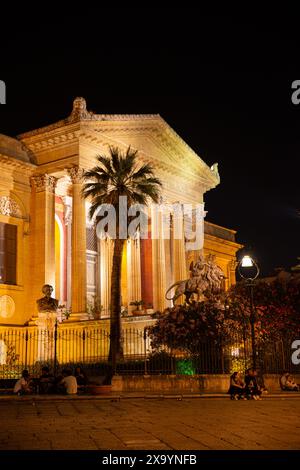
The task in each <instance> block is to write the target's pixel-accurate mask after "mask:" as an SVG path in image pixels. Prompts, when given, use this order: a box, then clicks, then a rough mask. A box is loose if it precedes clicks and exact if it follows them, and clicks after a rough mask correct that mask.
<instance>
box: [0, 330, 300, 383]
mask: <svg viewBox="0 0 300 470" xmlns="http://www.w3.org/2000/svg"><path fill="white" fill-rule="evenodd" d="M294 339H295V338H293V339H290V338H284V339H282V340H280V341H276V342H273V343H269V344H265V345H264V347H263V348H262V347H261V348H260V349H258V351H257V354H258V357H257V364H258V365H259V368H260V369H261V371H262V372H263V373H265V374H266V373H282V372H283V371H284V370H289V371H290V372H292V373H300V365H295V364H292V361H291V356H292V352H293V351H292V349H291V344H292V342H293V340H294ZM109 346H110V336H109V333H108V332H107V331H106V330H104V329H103V328H100V327H88V328H81V329H80V328H74V327H66V326H65V325H64V326H61V325H56V326H55V328H54V329H53V330H42V329H39V328H30V327H28V328H26V327H23V328H8V329H1V330H0V379H1V378H16V377H19V376H20V374H21V372H22V370H23V369H28V370H29V372H30V374H31V375H33V376H38V375H39V374H40V371H41V368H42V366H44V365H48V366H49V367H50V368H51V369H52V370H53V371H54V373H55V374H56V373H58V372H59V371H60V370H61V368H63V367H66V366H71V367H74V366H75V365H81V366H83V367H84V368H85V369H86V370H87V371H89V373H90V374H91V375H105V374H107V372H108V370H109V366H110V364H109ZM122 353H123V354H122V358H121V359H120V360H119V361H118V365H117V372H118V373H119V374H122V375H125V374H145V375H146V374H188V375H192V374H222V373H232V372H233V371H235V370H238V371H240V372H244V371H245V369H247V368H248V367H250V366H251V362H252V360H251V359H252V357H251V355H252V351H251V340H250V338H249V336H248V335H247V336H245V335H244V336H243V337H241V336H240V335H239V334H236V335H234V336H233V337H231V338H228V339H226V341H223V343H218V344H216V343H215V342H214V341H213V340H211V339H209V338H203V340H201V341H200V342H199V343H198V344H197V345H196V346H195V347H194V348H193V351H192V352H188V351H184V350H182V349H178V348H175V347H170V346H165V347H162V348H160V349H159V350H154V349H153V348H152V346H151V339H150V338H149V336H148V330H147V329H145V330H140V329H136V328H127V329H124V330H123V331H122Z"/></svg>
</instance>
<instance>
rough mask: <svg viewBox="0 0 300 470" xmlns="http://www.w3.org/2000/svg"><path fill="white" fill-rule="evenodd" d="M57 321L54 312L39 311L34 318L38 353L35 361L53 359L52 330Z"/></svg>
mask: <svg viewBox="0 0 300 470" xmlns="http://www.w3.org/2000/svg"><path fill="white" fill-rule="evenodd" d="M56 321H57V314H56V312H53V311H49V312H47V311H46V312H39V316H38V317H37V319H36V320H35V324H36V325H37V327H38V331H37V338H38V345H37V346H38V353H37V361H45V362H48V361H53V359H54V330H55V323H56Z"/></svg>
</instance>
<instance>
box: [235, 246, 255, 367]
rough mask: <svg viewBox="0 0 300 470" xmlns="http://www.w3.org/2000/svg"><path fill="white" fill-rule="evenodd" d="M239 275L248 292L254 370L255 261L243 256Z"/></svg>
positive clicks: (239, 265)
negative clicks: (243, 280) (244, 281)
mask: <svg viewBox="0 0 300 470" xmlns="http://www.w3.org/2000/svg"><path fill="white" fill-rule="evenodd" d="M238 272H239V275H240V276H241V277H242V278H243V279H245V280H246V286H247V287H249V292H250V324H251V344H252V365H253V368H254V369H256V343H255V321H256V310H255V307H254V302H253V287H254V281H255V279H256V278H257V276H258V275H259V267H258V265H257V263H256V262H255V260H254V259H253V258H251V256H249V255H244V256H243V258H242V259H241V261H240V262H239V264H238Z"/></svg>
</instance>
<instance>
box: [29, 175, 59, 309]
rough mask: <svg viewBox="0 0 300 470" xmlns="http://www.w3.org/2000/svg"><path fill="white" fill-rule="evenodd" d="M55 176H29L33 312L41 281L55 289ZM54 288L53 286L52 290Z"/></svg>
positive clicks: (30, 300) (42, 283) (39, 293)
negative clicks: (30, 190) (30, 188)
mask: <svg viewBox="0 0 300 470" xmlns="http://www.w3.org/2000/svg"><path fill="white" fill-rule="evenodd" d="M56 183H57V179H56V178H54V177H53V176H50V175H47V174H44V175H36V176H32V177H31V186H32V209H31V242H30V251H31V279H30V294H29V295H30V297H29V308H30V309H31V311H32V315H33V316H36V314H37V310H36V300H37V299H39V298H40V297H41V290H42V287H43V285H44V284H50V285H51V286H52V287H53V288H54V289H55V187H56ZM54 292H55V290H54Z"/></svg>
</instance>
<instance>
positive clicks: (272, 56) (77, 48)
mask: <svg viewBox="0 0 300 470" xmlns="http://www.w3.org/2000/svg"><path fill="white" fill-rule="evenodd" d="M27 15H28V10H27ZM1 22H2V25H1V26H2V29H1V31H0V40H1V51H0V52H1V64H0V79H2V80H5V82H6V86H7V104H6V105H4V106H3V105H2V106H0V132H2V133H4V134H8V135H12V136H14V135H16V134H18V133H20V132H24V131H27V130H30V129H34V128H36V127H40V126H43V125H46V124H49V123H51V122H54V121H56V120H58V119H61V118H63V117H66V116H67V115H69V113H70V111H71V107H72V101H73V98H74V97H76V96H84V97H85V98H86V100H87V103H88V108H89V109H91V110H93V111H95V112H97V113H159V114H160V115H161V116H162V117H163V118H164V119H165V120H166V121H167V122H168V123H169V124H170V125H171V126H172V127H173V128H174V129H175V130H176V131H177V132H178V133H179V134H180V135H181V136H182V137H183V138H184V139H185V140H186V142H187V143H188V144H189V145H190V146H191V147H192V148H193V149H194V150H195V151H196V152H197V153H198V154H199V155H200V156H201V157H202V158H203V159H204V160H205V161H206V162H207V163H208V164H209V165H211V164H212V163H214V162H219V171H220V175H221V184H220V186H219V187H218V188H217V189H214V190H212V191H210V192H209V193H207V194H206V197H205V200H206V209H207V210H208V215H207V219H208V220H209V221H211V222H214V223H216V224H219V225H224V226H227V227H229V228H234V229H236V230H237V231H238V241H239V242H241V243H243V244H245V245H246V247H248V248H251V249H252V252H253V254H255V256H256V258H257V260H258V262H259V264H260V265H261V267H262V271H263V273H269V272H272V269H273V268H274V267H278V266H285V267H289V266H292V265H295V264H296V258H297V256H300V246H299V239H300V236H299V235H300V212H299V213H298V212H297V211H299V210H300V195H299V181H300V172H299V156H300V105H299V106H295V105H293V104H292V102H291V93H292V90H291V83H292V81H294V80H297V79H300V70H299V56H300V34H299V32H300V26H298V25H297V19H293V18H292V16H291V17H288V16H285V17H282V16H281V17H280V16H277V17H274V18H270V17H265V18H261V17H259V16H256V17H254V16H253V17H252V16H245V15H241V16H240V17H238V16H236V17H234V16H203V14H202V13H201V12H200V10H198V9H182V8H181V9H177V8H173V9H147V8H139V9H130V8H126V9H122V8H119V9H105V8H101V9H100V8H99V9H95V8H90V9H89V8H87V9H86V10H83V9H82V7H81V10H80V11H76V9H74V10H73V13H69V14H68V15H64V13H62V12H60V14H59V15H58V12H57V11H56V10H55V11H53V12H52V13H51V11H49V10H47V11H46V10H45V11H44V12H41V13H40V17H37V16H35V17H34V18H31V19H30V18H29V17H26V13H22V12H21V11H20V10H18V11H15V12H13V13H7V15H6V16H5V18H1ZM5 25H6V26H7V28H5ZM3 26H4V27H3Z"/></svg>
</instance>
